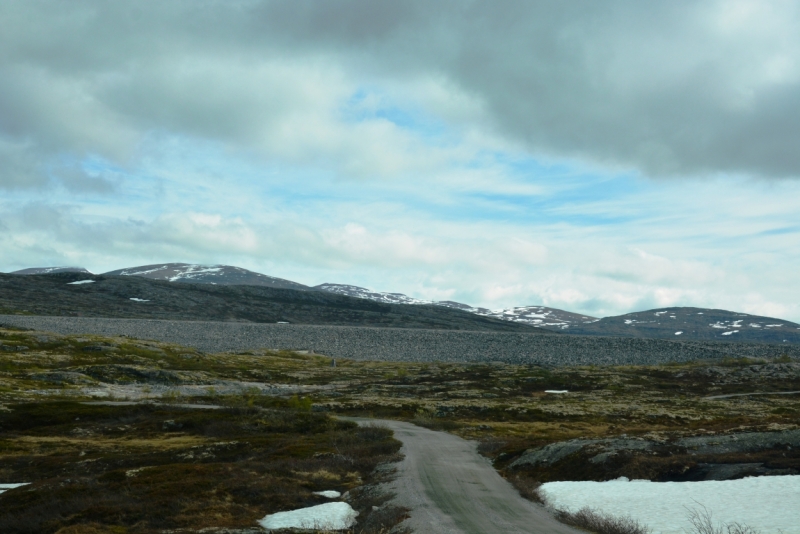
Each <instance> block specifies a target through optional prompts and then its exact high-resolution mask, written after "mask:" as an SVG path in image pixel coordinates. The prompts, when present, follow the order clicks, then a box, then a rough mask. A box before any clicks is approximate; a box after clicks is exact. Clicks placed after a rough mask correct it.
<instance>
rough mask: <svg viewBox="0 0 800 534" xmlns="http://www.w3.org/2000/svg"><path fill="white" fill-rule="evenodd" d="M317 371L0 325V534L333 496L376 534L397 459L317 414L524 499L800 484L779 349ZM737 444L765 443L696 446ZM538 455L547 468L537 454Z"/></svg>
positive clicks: (261, 359) (228, 511) (271, 356)
mask: <svg viewBox="0 0 800 534" xmlns="http://www.w3.org/2000/svg"><path fill="white" fill-rule="evenodd" d="M331 363H332V361H331V359H330V358H329V357H326V356H324V355H317V354H304V353H299V352H288V351H273V350H267V349H264V350H258V351H248V352H242V353H219V354H205V353H201V352H198V351H196V350H193V349H190V348H186V347H181V346H177V345H170V344H165V343H156V342H148V341H142V340H135V339H131V338H127V337H106V338H103V337H97V336H81V337H79V336H59V335H55V334H48V333H42V332H35V331H23V330H15V329H0V483H12V482H30V483H31V484H30V485H29V486H23V487H20V488H16V489H14V490H10V491H7V492H6V493H4V494H2V495H1V496H0V510H2V511H0V531H2V532H53V533H57V532H60V533H62V534H68V533H78V532H131V533H138V532H142V533H148V532H166V531H169V532H175V533H179V532H193V531H196V530H199V529H201V528H219V529H249V528H254V527H255V522H256V520H257V519H260V518H261V517H263V516H264V515H266V514H269V513H273V512H277V511H282V510H289V509H295V508H301V507H305V506H311V505H314V504H320V503H322V502H326V500H325V499H324V498H323V497H321V496H318V495H315V494H314V493H313V492H315V491H321V490H338V491H341V492H343V493H344V492H348V493H346V494H345V497H344V498H346V499H347V500H348V501H349V502H350V503H351V504H352V505H353V507H354V508H356V510H358V511H359V516H358V519H359V521H358V524H357V525H356V527H355V528H354V532H356V533H358V532H364V533H367V532H381V531H382V530H383V531H386V532H388V530H389V529H390V528H392V526H394V525H397V524H398V523H399V522H400V521H402V519H403V517H404V513H405V511H404V510H400V509H397V508H394V507H392V506H391V505H390V504H389V503H388V502H387V500H388V498H389V497H390V496H388V495H384V494H381V493H380V491H378V490H377V489H376V485H377V484H378V483H379V482H380V481H381V480H384V479H386V477H388V476H391V468H390V465H391V462H392V461H395V460H397V459H398V458H399V456H398V451H399V448H400V444H399V442H397V441H396V440H394V439H393V438H392V436H391V433H390V432H389V431H388V430H386V429H383V428H380V427H367V428H359V427H357V426H356V425H354V424H353V423H350V422H346V421H343V420H340V419H336V418H335V417H333V416H334V415H343V416H367V417H375V418H395V419H403V420H407V421H411V422H414V423H416V424H420V425H424V426H427V427H430V428H434V429H440V430H445V431H448V432H452V433H455V434H457V435H460V436H462V437H464V438H467V439H472V440H476V441H477V442H478V443H479V446H478V447H479V451H480V452H481V453H482V454H484V455H485V456H487V457H489V458H490V459H491V460H492V461H493V463H494V465H495V467H496V468H497V469H498V471H499V472H500V473H501V474H502V475H503V476H505V477H506V478H508V479H509V480H510V481H511V482H512V483H513V484H515V485H516V486H517V488H518V489H519V490H520V492H521V494H522V495H523V496H526V497H528V498H531V499H536V498H537V492H536V488H537V486H538V485H539V484H540V483H543V482H548V481H552V480H609V479H613V478H617V477H619V476H626V477H628V478H632V479H633V478H646V479H650V480H699V479H703V478H707V477H709V476H712V475H709V473H716V475H714V476H718V475H719V473H726V474H725V475H724V476H726V477H728V478H731V477H734V478H735V477H738V476H746V475H747V474H788V473H798V472H800V453H798V449H799V448H798V447H788V448H787V446H785V444H784V441H785V440H783V439H782V438H775V437H774V436H776V435H778V436H783V435H784V434H781V433H789V434H792V431H793V430H797V429H798V416H800V395H776V394H773V393H775V392H789V391H798V390H800V362H796V361H794V360H792V359H791V358H789V357H786V356H784V355H782V354H775V355H774V357H773V358H768V359H760V360H753V359H735V360H722V361H720V360H716V361H713V362H688V363H679V364H669V365H655V366H624V367H620V366H617V367H613V366H607V367H606V366H604V367H591V366H583V367H557V368H545V367H540V366H532V365H507V364H498V363H485V364H455V363H418V364H415V363H403V362H378V361H353V360H344V359H337V360H336V366H335V367H334V366H332V365H331ZM552 390H556V391H563V390H566V391H568V393H546V391H552ZM754 393H761V395H753V394H754ZM726 395H740V396H730V397H727V396H726ZM720 396H722V397H720ZM100 402H103V403H106V404H98V403H100ZM87 403H93V404H87ZM201 406H206V407H208V406H213V407H216V409H207V408H206V409H201ZM753 434H757V435H758V436H772V438H770V439H767V440H766V441H764V443H765V444H762V445H763V446H754V447H750V448H744V449H742V448H741V447H740V448H739V449H737V448H735V447H734V448H727V449H724V448H723V449H720V448H719V447H717V448H716V449H715V448H714V447H715V445H714V443H716V441H714V440H721V439H722V438H725V437H729V436H731V435H733V436H738V435H748V436H751V437H750V438H747V439H744V440H737V442H738V441H741V442H743V443H744V442H747V443H750V442H753V439H751V438H752V435H753ZM789 434H787V435H789ZM792 435H793V434H792ZM695 438H703V439H706V438H707V439H706V441H702V440H701V441H700V442H690V441H686V440H689V439H695ZM748 439H749V440H750V441H748ZM681 440H683V441H681ZM756 441H758V440H756ZM762 441H763V440H762ZM565 442H566V443H567V444H568V445H564V443H565ZM546 447H550V448H551V449H552V450H556V451H557V454H550V455H549V456H548V455H544V457H543V456H542V453H541V451H542V450H545V449H546ZM551 449H547V450H551ZM565 451H566V452H565ZM537 455H538V456H537ZM720 465H722V466H727V467H726V468H725V469H722V470H720V469H719V468H717V467H713V466H720ZM709 466H712V467H711V468H710V467H709ZM742 466H744V467H742ZM715 469H716V470H715ZM726 469H727V470H726ZM719 476H721V475H719ZM677 513H681V511H677ZM585 515H587V514H585ZM584 519H586V520H587V521H590V520H591V521H599V522H602V518H597V517H594V518H593V517H591V516H590V514H588V515H587V517H586V518H584ZM92 529H94V530H92ZM240 531H242V532H244V531H245V530H240ZM209 532H212V531H209ZM219 532H222V530H220V531H219Z"/></svg>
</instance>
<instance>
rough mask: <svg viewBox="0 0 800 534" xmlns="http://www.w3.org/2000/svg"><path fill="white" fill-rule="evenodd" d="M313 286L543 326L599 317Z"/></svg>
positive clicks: (343, 286)
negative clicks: (491, 308)
mask: <svg viewBox="0 0 800 534" xmlns="http://www.w3.org/2000/svg"><path fill="white" fill-rule="evenodd" d="M312 289H316V290H318V291H329V292H331V293H338V294H340V295H346V296H348V297H357V298H362V299H369V300H374V301H377V302H383V303H385V304H429V305H434V306H443V307H446V308H455V309H457V310H461V311H466V312H470V313H474V314H476V315H483V316H485V317H493V318H495V319H503V320H505V321H512V322H515V323H523V324H528V325H532V326H540V327H542V328H549V329H551V330H559V329H566V328H568V327H569V326H570V325H573V324H577V323H582V322H586V321H594V320H596V319H595V318H594V317H590V316H588V315H580V314H577V313H572V312H568V311H564V310H558V309H555V308H547V307H545V306H520V307H516V308H508V309H505V310H490V309H488V308H479V307H475V306H470V305H468V304H462V303H461V302H454V301H451V300H443V301H438V302H436V301H431V300H421V299H416V298H413V297H409V296H407V295H403V294H402V293H381V292H378V291H372V290H369V289H366V288H363V287H358V286H351V285H346V284H320V285H318V286H314V287H313V288H312Z"/></svg>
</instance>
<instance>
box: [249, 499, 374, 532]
mask: <svg viewBox="0 0 800 534" xmlns="http://www.w3.org/2000/svg"><path fill="white" fill-rule="evenodd" d="M357 515H358V512H356V511H355V510H353V508H352V507H351V506H350V505H349V504H347V503H346V502H329V503H325V504H319V505H317V506H311V507H308V508H300V509H299V510H292V511H290V512H278V513H275V514H270V515H268V516H266V517H264V519H261V520H260V521H259V522H258V523H259V524H260V525H261V526H262V527H264V528H266V529H267V530H271V529H281V528H305V529H328V530H344V529H346V528H350V527H351V526H353V524H355V522H356V516H357Z"/></svg>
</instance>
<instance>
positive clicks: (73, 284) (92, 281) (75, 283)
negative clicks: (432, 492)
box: [67, 280, 94, 286]
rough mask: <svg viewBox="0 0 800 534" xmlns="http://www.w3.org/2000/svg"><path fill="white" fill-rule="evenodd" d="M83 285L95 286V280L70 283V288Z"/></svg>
mask: <svg viewBox="0 0 800 534" xmlns="http://www.w3.org/2000/svg"><path fill="white" fill-rule="evenodd" d="M82 284H94V280H78V281H77V282H69V283H68V284H67V285H68V286H79V285H82Z"/></svg>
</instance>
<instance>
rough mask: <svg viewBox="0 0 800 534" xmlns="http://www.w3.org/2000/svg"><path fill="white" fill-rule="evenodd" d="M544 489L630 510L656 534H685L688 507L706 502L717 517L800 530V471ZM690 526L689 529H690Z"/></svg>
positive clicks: (569, 500)
mask: <svg viewBox="0 0 800 534" xmlns="http://www.w3.org/2000/svg"><path fill="white" fill-rule="evenodd" d="M540 491H541V492H542V494H543V495H544V497H545V500H546V501H547V503H548V504H550V505H551V506H553V507H555V508H558V509H566V510H570V511H573V512H575V511H577V510H579V509H581V508H583V507H586V506H588V507H591V508H595V509H597V510H600V511H602V512H605V513H607V514H610V515H615V516H625V515H630V516H631V517H632V518H633V519H636V520H638V521H640V522H642V523H645V524H646V525H648V526H649V527H651V528H652V529H653V534H684V533H685V532H687V531H688V530H689V526H690V525H689V523H688V521H687V516H686V512H685V510H686V509H687V508H688V509H697V508H699V506H698V504H702V505H703V506H705V507H706V508H708V510H709V511H711V512H712V514H713V518H714V522H717V521H719V522H723V523H732V522H734V521H738V522H740V523H743V524H747V525H749V526H751V527H753V528H754V529H756V530H760V531H761V532H762V533H764V534H768V533H769V534H772V533H776V534H777V533H778V532H783V533H784V534H800V508H799V507H798V506H797V496H798V495H800V476H799V475H795V476H774V477H748V478H742V479H738V480H706V481H702V482H650V481H648V480H633V481H628V480H627V479H617V480H610V481H607V482H548V483H546V484H542V486H541V489H540ZM684 529H686V530H684Z"/></svg>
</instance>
